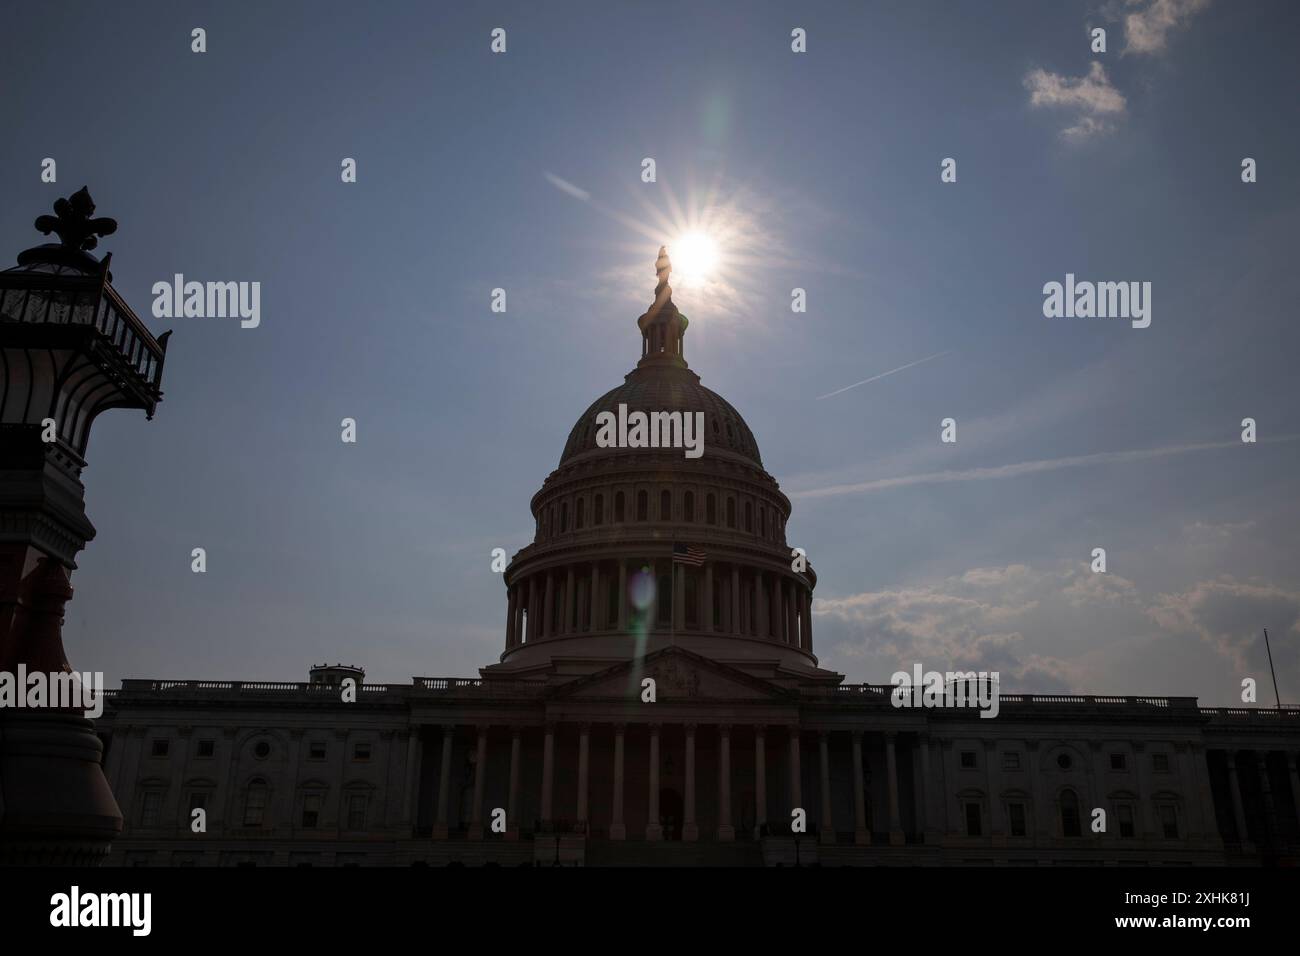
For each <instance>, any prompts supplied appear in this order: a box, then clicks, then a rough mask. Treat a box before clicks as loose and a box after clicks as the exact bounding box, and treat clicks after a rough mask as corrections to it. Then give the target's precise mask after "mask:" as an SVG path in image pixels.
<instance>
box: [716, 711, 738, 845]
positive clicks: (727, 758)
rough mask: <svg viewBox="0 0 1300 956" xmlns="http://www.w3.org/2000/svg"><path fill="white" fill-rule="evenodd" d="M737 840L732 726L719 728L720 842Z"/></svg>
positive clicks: (720, 726) (723, 725)
mask: <svg viewBox="0 0 1300 956" xmlns="http://www.w3.org/2000/svg"><path fill="white" fill-rule="evenodd" d="M734 839H736V828H735V827H734V826H732V825H731V725H730V724H720V725H719V726H718V840H719V841H720V842H723V843H730V842H731V841H732V840H734Z"/></svg>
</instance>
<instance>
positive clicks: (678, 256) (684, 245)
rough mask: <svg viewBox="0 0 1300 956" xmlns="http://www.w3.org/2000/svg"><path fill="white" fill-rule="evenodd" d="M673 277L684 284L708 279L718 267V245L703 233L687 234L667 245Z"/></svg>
mask: <svg viewBox="0 0 1300 956" xmlns="http://www.w3.org/2000/svg"><path fill="white" fill-rule="evenodd" d="M668 255H669V256H671V257H672V261H673V276H674V277H675V278H679V279H680V280H681V281H683V282H686V283H696V282H702V281H704V280H705V279H708V278H709V276H710V275H712V274H713V271H714V270H715V269H716V268H717V265H718V243H717V240H715V239H714V238H713V237H712V236H710V235H709V234H708V233H705V232H688V233H686V234H685V235H682V236H680V237H678V238H677V239H676V240H675V241H673V242H671V243H669V244H668Z"/></svg>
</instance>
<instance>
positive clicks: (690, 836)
mask: <svg viewBox="0 0 1300 956" xmlns="http://www.w3.org/2000/svg"><path fill="white" fill-rule="evenodd" d="M685 803H686V805H685V807H683V808H682V816H683V818H684V819H683V820H682V839H683V840H685V841H686V842H688V843H693V842H694V841H696V840H698V839H699V838H700V828H699V826H698V825H697V824H696V822H695V725H694V724H687V725H686V800H685Z"/></svg>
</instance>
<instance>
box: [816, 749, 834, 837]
mask: <svg viewBox="0 0 1300 956" xmlns="http://www.w3.org/2000/svg"><path fill="white" fill-rule="evenodd" d="M829 737H830V734H829V733H827V732H826V731H824V730H823V731H822V732H821V733H819V734H818V735H817V755H818V757H819V758H820V763H821V772H822V820H821V842H822V843H834V842H835V820H834V817H833V814H832V812H831V758H830V741H829V739H828V738H829Z"/></svg>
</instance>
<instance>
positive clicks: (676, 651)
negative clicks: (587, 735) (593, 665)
mask: <svg viewBox="0 0 1300 956" xmlns="http://www.w3.org/2000/svg"><path fill="white" fill-rule="evenodd" d="M647 677H650V678H653V679H654V681H655V696H656V699H657V700H658V701H682V700H692V701H702V700H731V701H739V700H749V701H754V700H781V701H786V700H790V699H791V698H792V697H794V696H796V695H793V694H792V693H791V692H790V691H788V690H786V689H785V688H783V687H779V686H777V685H776V684H773V683H771V682H769V681H765V680H763V679H762V678H760V677H754V676H752V675H750V674H746V673H745V672H744V671H741V670H737V669H736V668H734V667H731V666H730V665H727V664H721V663H718V662H717V661H714V660H710V659H709V658H707V657H702V656H700V655H699V654H696V653H693V652H692V651H687V650H683V649H682V648H680V647H665V648H663V649H662V650H658V651H655V652H653V653H651V654H647V655H646V656H645V657H638V658H635V659H633V660H631V661H624V662H622V663H619V664H615V665H614V666H612V667H609V668H606V669H605V670H602V671H597V672H596V673H594V674H588V675H587V676H586V677H581V678H579V679H577V680H574V681H570V682H569V683H567V684H565V685H564V686H562V687H560V688H558V689H557V690H556V691H555V694H554V696H555V697H556V698H564V699H570V700H573V699H590V700H611V699H629V698H639V697H640V695H641V690H642V683H641V682H642V680H643V679H644V678H647Z"/></svg>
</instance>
